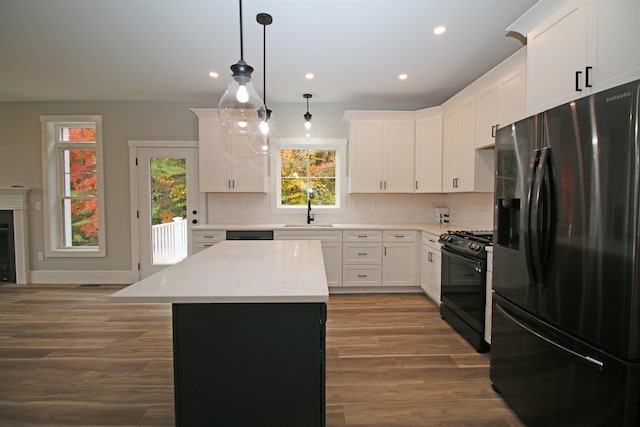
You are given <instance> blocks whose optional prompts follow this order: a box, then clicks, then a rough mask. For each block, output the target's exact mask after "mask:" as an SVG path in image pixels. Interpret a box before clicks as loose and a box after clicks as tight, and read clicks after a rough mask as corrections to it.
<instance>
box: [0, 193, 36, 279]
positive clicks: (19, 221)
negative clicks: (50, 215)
mask: <svg viewBox="0 0 640 427" xmlns="http://www.w3.org/2000/svg"><path fill="white" fill-rule="evenodd" d="M29 190H31V188H30V187H0V210H9V211H13V235H14V240H15V247H16V283H18V284H25V283H28V281H29V277H28V271H29V257H28V253H29V251H28V250H27V241H28V240H27V208H28V204H27V194H28V193H29Z"/></svg>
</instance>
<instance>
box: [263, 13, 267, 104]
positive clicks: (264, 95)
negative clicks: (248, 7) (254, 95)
mask: <svg viewBox="0 0 640 427" xmlns="http://www.w3.org/2000/svg"><path fill="white" fill-rule="evenodd" d="M262 92H263V93H262V97H263V101H264V108H265V109H268V108H269V107H267V25H266V24H263V25H262Z"/></svg>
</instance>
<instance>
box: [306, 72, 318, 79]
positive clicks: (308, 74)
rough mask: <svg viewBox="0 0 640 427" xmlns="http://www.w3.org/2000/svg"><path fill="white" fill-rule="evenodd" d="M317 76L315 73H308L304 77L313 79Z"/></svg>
mask: <svg viewBox="0 0 640 427" xmlns="http://www.w3.org/2000/svg"><path fill="white" fill-rule="evenodd" d="M314 77H315V76H314V75H313V73H307V74H305V75H304V78H305V79H307V80H311V79H313V78H314Z"/></svg>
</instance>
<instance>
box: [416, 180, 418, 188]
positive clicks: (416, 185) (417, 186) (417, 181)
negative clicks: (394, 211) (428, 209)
mask: <svg viewBox="0 0 640 427" xmlns="http://www.w3.org/2000/svg"><path fill="white" fill-rule="evenodd" d="M417 189H418V181H416V190H417Z"/></svg>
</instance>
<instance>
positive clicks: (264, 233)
mask: <svg viewBox="0 0 640 427" xmlns="http://www.w3.org/2000/svg"><path fill="white" fill-rule="evenodd" d="M227 240H273V230H227Z"/></svg>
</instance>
